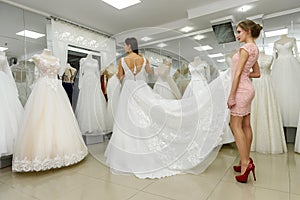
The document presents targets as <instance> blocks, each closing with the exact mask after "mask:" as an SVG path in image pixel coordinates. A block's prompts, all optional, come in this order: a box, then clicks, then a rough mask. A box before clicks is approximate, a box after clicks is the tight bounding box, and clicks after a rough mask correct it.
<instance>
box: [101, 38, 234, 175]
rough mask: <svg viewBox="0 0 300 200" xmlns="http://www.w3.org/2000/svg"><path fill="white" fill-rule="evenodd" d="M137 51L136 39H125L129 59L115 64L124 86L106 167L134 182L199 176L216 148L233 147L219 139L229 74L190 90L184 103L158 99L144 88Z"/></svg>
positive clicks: (141, 61)
mask: <svg viewBox="0 0 300 200" xmlns="http://www.w3.org/2000/svg"><path fill="white" fill-rule="evenodd" d="M137 49H138V47H137V41H136V39H135V38H128V39H126V40H125V50H126V51H127V52H128V53H129V55H128V56H126V57H125V58H122V59H121V61H120V64H119V74H118V77H119V78H120V79H123V86H122V91H121V94H120V97H119V105H118V111H117V114H116V118H115V123H114V127H113V134H112V137H111V140H110V142H109V144H108V146H107V149H106V152H105V156H106V163H107V164H108V166H109V167H110V169H111V171H112V172H113V173H118V174H134V175H135V176H137V177H139V178H162V177H166V176H171V175H175V174H180V173H193V174H199V173H201V172H203V171H204V170H205V169H206V168H207V167H208V166H209V165H210V164H211V162H212V161H213V160H214V159H215V157H216V156H217V153H218V151H219V148H220V147H221V145H222V144H224V143H228V142H233V137H232V136H231V135H229V136H228V134H230V133H227V132H225V134H224V130H225V129H226V126H228V124H227V123H226V122H227V120H228V119H227V118H228V110H227V105H226V100H227V96H228V91H229V89H230V88H229V86H230V83H231V79H230V73H228V72H226V73H224V74H222V75H221V76H220V77H219V78H217V79H215V80H214V81H212V83H211V84H209V86H208V87H206V88H203V89H202V90H201V91H198V89H199V87H193V86H190V87H193V88H191V90H193V93H194V95H191V96H189V97H187V98H183V99H181V100H173V99H163V98H162V97H161V96H160V95H158V94H157V93H155V92H153V90H152V89H151V88H150V87H149V86H148V85H147V83H146V81H145V80H146V73H147V72H148V73H149V70H150V69H149V65H148V61H147V60H146V59H145V58H143V57H141V56H139V55H138V51H137ZM195 85H196V83H195Z"/></svg>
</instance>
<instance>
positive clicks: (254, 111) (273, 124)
mask: <svg viewBox="0 0 300 200" xmlns="http://www.w3.org/2000/svg"><path fill="white" fill-rule="evenodd" d="M272 61H273V57H272V56H266V55H265V56H262V55H260V57H259V59H258V64H259V67H260V72H261V77H260V78H254V79H252V85H253V87H254V90H255V97H254V99H253V102H252V106H251V127H252V131H253V141H252V146H251V151H257V152H260V153H272V154H276V153H284V152H287V147H286V141H285V136H284V132H283V125H282V119H281V115H280V108H279V104H278V102H277V99H276V96H275V94H274V88H273V84H272V81H271V77H270V67H271V64H272Z"/></svg>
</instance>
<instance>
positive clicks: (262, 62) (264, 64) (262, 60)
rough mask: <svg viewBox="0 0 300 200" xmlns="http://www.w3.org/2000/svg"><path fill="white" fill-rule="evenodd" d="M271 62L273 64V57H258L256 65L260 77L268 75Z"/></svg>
mask: <svg viewBox="0 0 300 200" xmlns="http://www.w3.org/2000/svg"><path fill="white" fill-rule="evenodd" d="M272 62H273V56H269V55H260V56H259V58H258V65H259V68H260V73H261V75H262V76H264V75H270V73H271V65H272Z"/></svg>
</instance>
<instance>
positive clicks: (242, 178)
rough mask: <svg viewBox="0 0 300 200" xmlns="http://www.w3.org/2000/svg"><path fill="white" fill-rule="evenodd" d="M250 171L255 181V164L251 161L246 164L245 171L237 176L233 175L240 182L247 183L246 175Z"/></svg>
mask: <svg viewBox="0 0 300 200" xmlns="http://www.w3.org/2000/svg"><path fill="white" fill-rule="evenodd" d="M251 171H252V174H253V177H254V180H255V181H256V176H255V165H254V164H253V163H249V164H248V166H247V169H246V171H245V173H244V174H242V175H239V176H235V179H236V180H237V181H238V182H240V183H247V181H248V176H249V174H250V172H251Z"/></svg>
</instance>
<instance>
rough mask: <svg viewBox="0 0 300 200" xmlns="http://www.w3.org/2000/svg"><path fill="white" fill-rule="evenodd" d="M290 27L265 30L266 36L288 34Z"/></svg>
mask: <svg viewBox="0 0 300 200" xmlns="http://www.w3.org/2000/svg"><path fill="white" fill-rule="evenodd" d="M288 32H289V31H288V29H287V28H283V29H278V30H275V31H266V32H265V36H266V37H274V36H278V35H286V34H288Z"/></svg>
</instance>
